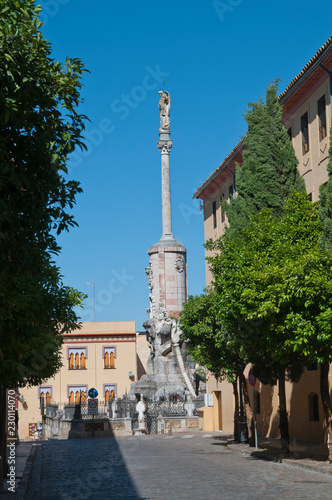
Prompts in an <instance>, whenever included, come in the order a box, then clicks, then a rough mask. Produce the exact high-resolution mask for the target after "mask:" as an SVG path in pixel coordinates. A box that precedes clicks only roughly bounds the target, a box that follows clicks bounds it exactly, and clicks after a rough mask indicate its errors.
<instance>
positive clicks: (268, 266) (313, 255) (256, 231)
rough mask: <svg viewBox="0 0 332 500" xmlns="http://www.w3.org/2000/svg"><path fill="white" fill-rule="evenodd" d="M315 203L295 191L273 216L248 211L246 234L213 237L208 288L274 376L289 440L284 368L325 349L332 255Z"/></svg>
mask: <svg viewBox="0 0 332 500" xmlns="http://www.w3.org/2000/svg"><path fill="white" fill-rule="evenodd" d="M320 234H321V225H320V222H319V216H318V205H317V204H312V203H311V202H310V201H309V200H308V199H307V196H306V194H305V193H294V195H293V196H292V197H291V198H290V199H289V200H287V201H286V203H285V206H284V209H283V214H282V216H281V217H279V218H276V217H275V215H274V213H273V210H272V209H267V210H264V211H262V212H261V213H259V214H257V215H256V216H254V217H253V218H252V220H251V223H250V224H249V225H248V226H247V227H246V229H245V230H244V238H242V237H241V238H234V237H232V238H228V237H227V236H226V237H225V238H224V239H222V240H219V241H218V242H216V243H214V244H212V243H211V245H212V247H213V249H214V250H219V251H220V252H219V253H217V254H216V255H215V256H214V257H211V259H210V260H211V265H212V269H213V274H214V276H215V284H214V288H215V290H216V291H217V293H219V294H222V295H223V297H224V308H225V310H229V315H230V320H231V321H233V322H235V321H236V320H237V321H238V325H239V327H238V329H237V330H236V329H235V325H234V328H233V329H232V334H233V335H235V336H237V341H238V342H239V343H241V345H242V346H243V348H244V350H245V352H246V355H247V357H248V359H249V361H250V362H251V363H253V364H254V373H255V375H256V376H258V378H259V379H260V380H261V381H262V382H263V383H269V384H275V383H276V381H277V380H278V383H279V410H280V412H279V414H280V422H279V427H280V433H281V440H282V446H283V450H284V451H287V450H288V448H289V433H288V421H287V409H286V399H285V373H286V375H287V377H288V378H289V379H290V380H292V381H297V380H298V379H299V377H300V375H301V373H302V369H303V367H304V366H305V364H306V363H308V361H313V360H318V361H321V360H322V354H323V353H327V352H328V353H329V354H328V356H329V357H331V345H332V322H331V319H332V309H331V299H332V258H331V255H330V254H329V253H328V252H323V251H322V250H321V248H320V246H319V237H320Z"/></svg>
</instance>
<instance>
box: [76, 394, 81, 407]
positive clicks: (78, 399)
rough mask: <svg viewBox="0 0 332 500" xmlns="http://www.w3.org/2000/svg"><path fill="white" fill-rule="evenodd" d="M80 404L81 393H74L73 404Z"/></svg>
mask: <svg viewBox="0 0 332 500" xmlns="http://www.w3.org/2000/svg"><path fill="white" fill-rule="evenodd" d="M80 402H81V391H76V394H75V404H77V405H79V404H80Z"/></svg>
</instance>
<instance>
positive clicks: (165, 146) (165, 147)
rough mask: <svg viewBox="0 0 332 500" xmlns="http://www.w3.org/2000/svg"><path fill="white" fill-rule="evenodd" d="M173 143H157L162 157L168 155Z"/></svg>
mask: <svg viewBox="0 0 332 500" xmlns="http://www.w3.org/2000/svg"><path fill="white" fill-rule="evenodd" d="M172 145H173V141H171V140H169V141H158V143H157V146H158V149H159V150H160V153H161V154H162V155H169V153H170V150H171V147H172Z"/></svg>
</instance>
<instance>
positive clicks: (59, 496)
mask: <svg viewBox="0 0 332 500" xmlns="http://www.w3.org/2000/svg"><path fill="white" fill-rule="evenodd" d="M129 439H130V438H129ZM135 442H136V441H134V440H133V450H132V451H133V453H135V451H136V450H135V449H134V448H135ZM138 459H139V457H138ZM95 498H100V499H108V498H114V499H115V498H116V499H128V500H129V499H130V500H131V499H132V500H146V498H145V497H142V496H140V495H139V493H138V491H137V489H136V486H135V484H134V482H133V480H132V478H131V475H130V473H129V471H128V468H127V466H126V463H125V461H124V459H123V456H122V453H121V451H120V449H119V446H118V444H117V441H116V438H114V437H108V438H103V439H73V440H59V441H44V442H42V443H41V446H40V447H39V449H38V451H37V455H36V459H35V463H34V467H33V472H32V476H31V480H30V487H29V489H28V493H27V496H26V500H74V499H91V500H92V499H95Z"/></svg>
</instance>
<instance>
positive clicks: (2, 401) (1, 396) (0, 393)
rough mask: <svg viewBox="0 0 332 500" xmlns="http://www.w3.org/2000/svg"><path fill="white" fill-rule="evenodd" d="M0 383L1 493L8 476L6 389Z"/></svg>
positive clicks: (0, 382)
mask: <svg viewBox="0 0 332 500" xmlns="http://www.w3.org/2000/svg"><path fill="white" fill-rule="evenodd" d="M2 382H3V381H0V491H3V482H4V480H5V478H6V476H7V472H8V471H7V460H6V444H7V442H6V438H7V434H6V421H7V419H6V413H7V412H6V409H7V405H6V395H7V391H6V387H5V386H4V384H3V383H2Z"/></svg>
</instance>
